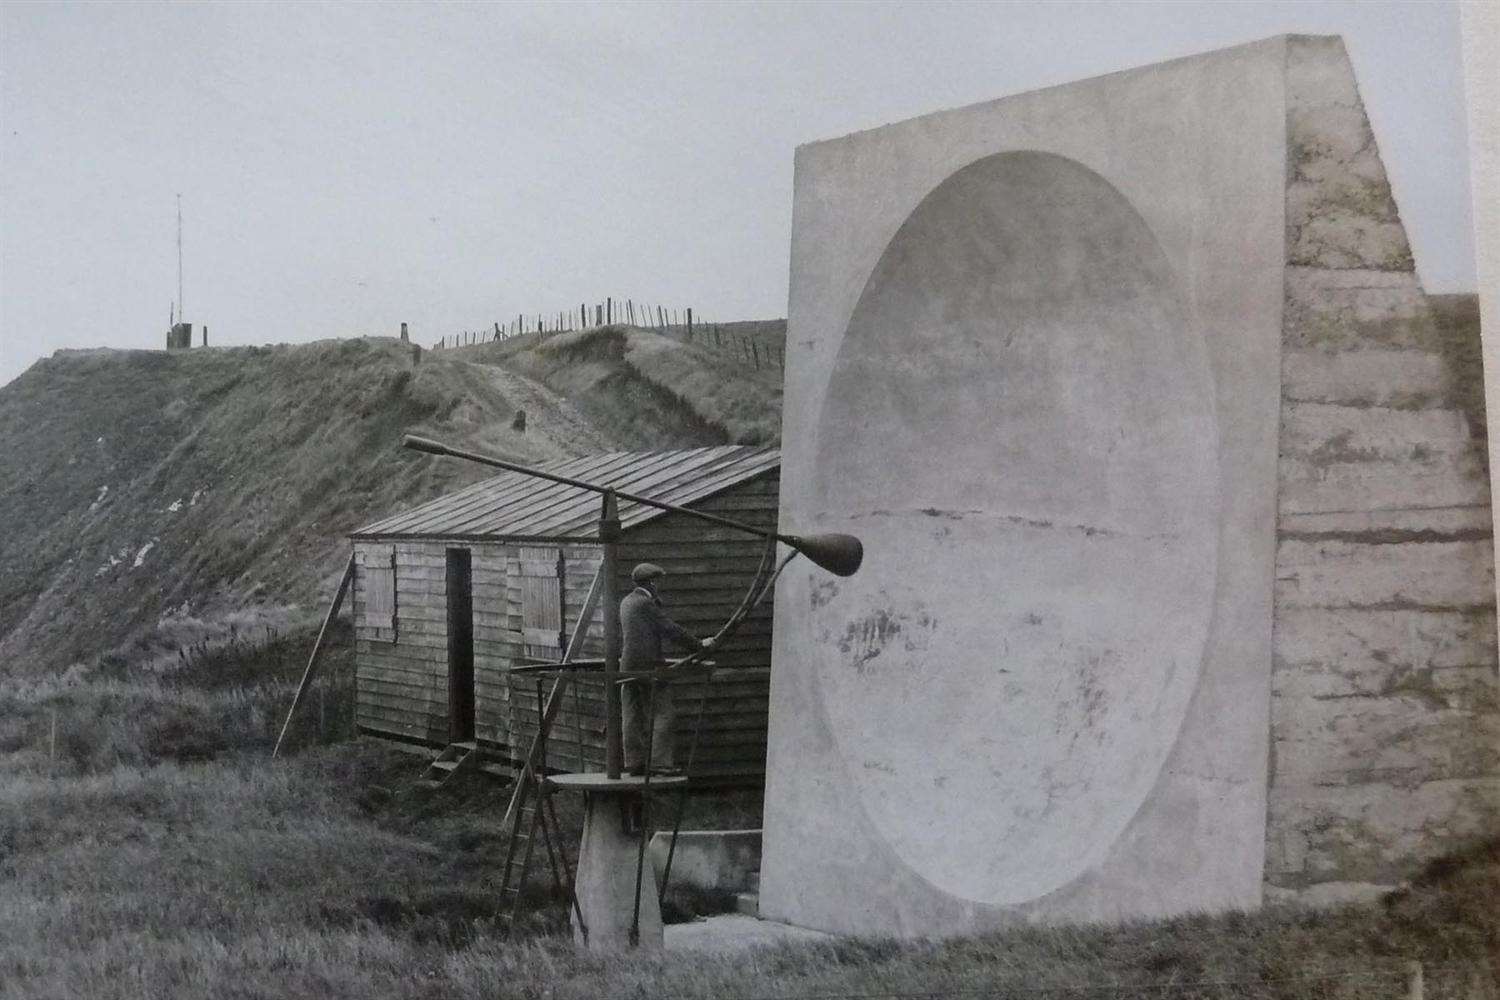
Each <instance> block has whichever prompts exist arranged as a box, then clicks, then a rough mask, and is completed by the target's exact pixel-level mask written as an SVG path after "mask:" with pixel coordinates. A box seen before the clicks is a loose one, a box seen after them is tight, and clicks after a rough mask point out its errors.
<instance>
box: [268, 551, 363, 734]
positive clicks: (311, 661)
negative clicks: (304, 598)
mask: <svg viewBox="0 0 1500 1000" xmlns="http://www.w3.org/2000/svg"><path fill="white" fill-rule="evenodd" d="M353 582H354V554H353V553H350V554H349V561H348V562H347V563H345V564H344V575H343V576H342V577H341V578H340V579H339V589H338V591H337V592H336V593H335V594H334V595H333V603H332V604H330V605H329V606H328V614H326V615H324V616H323V627H322V628H320V629H318V638H317V641H316V642H314V643H313V648H312V653H311V655H309V656H308V658H307V666H306V667H305V668H304V669H303V671H302V681H301V683H299V684H298V685H297V693H296V694H295V695H294V696H293V697H292V707H291V708H289V709H287V711H286V721H285V722H283V723H282V724H281V735H280V736H278V737H276V746H275V747H273V748H272V750H271V759H272V760H275V759H276V758H277V757H278V756H280V754H281V745H282V743H284V742H285V741H286V734H287V730H288V729H290V728H291V726H292V716H294V715H296V714H297V706H299V705H301V704H302V697H303V695H305V694H307V689H308V687H309V686H310V685H311V684H312V679H313V676H314V672H315V671H316V669H317V665H318V655H319V654H320V653H322V652H323V640H324V639H326V638H327V637H328V626H330V625H332V624H333V619H334V616H335V615H337V614H338V613H339V607H340V606H341V605H342V604H343V603H344V595H345V594H347V593H348V592H349V585H350V584H351V583H353Z"/></svg>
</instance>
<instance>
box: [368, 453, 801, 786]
mask: <svg viewBox="0 0 1500 1000" xmlns="http://www.w3.org/2000/svg"><path fill="white" fill-rule="evenodd" d="M542 468H544V469H546V470H547V471H550V472H555V473H558V474H560V475H564V476H569V477H572V478H576V479H583V480H588V481H591V482H597V483H600V484H602V485H606V486H612V487H614V488H616V489H621V490H625V491H627V492H631V493H635V494H637V495H640V496H647V497H651V498H652V499H656V500H662V501H665V502H667V503H671V504H676V505H678V506H684V507H690V508H693V509H696V510H702V511H708V512H711V513H719V514H723V515H725V516H728V517H732V518H735V519H737V520H742V521H745V522H747V523H749V524H753V525H756V526H758V527H763V528H774V527H775V526H776V516H777V506H778V494H779V484H780V452H779V451H778V450H777V449H776V448H771V447H749V446H725V447H716V448H695V449H690V450H684V451H664V452H623V453H612V454H606V455H592V456H589V457H586V458H578V459H570V460H566V461H560V462H552V463H548V464H547V465H545V466H542ZM599 513H600V498H599V495H598V494H596V493H592V492H589V491H586V490H581V489H578V488H575V487H569V486H563V485H560V484H555V483H549V482H546V481H544V480H539V479H536V478H534V477H530V476H525V475H521V474H518V473H509V472H507V473H504V474H502V475H499V476H496V477H495V478H493V479H489V480H486V481H484V482H480V483H476V484H474V485H472V486H470V487H468V488H466V489H463V490H459V491H458V492H456V493H452V494H449V495H447V496H444V497H440V498H438V499H437V500H434V501H432V502H430V503H427V504H423V505H422V506H420V507H416V508H414V509H412V510H409V511H405V512H403V513H400V514H396V515H394V516H392V517H388V518H385V519H384V520H381V521H377V522H375V523H374V524H371V525H369V526H367V527H365V528H361V529H360V530H359V531H357V532H355V533H354V534H353V535H352V536H351V537H352V540H353V544H354V555H355V573H354V590H353V603H354V621H355V637H356V651H355V657H356V663H357V667H356V695H355V701H356V721H357V724H358V726H359V728H360V730H361V731H362V732H364V733H367V734H370V735H375V736H381V737H385V738H389V739H395V740H400V741H404V742H407V743H415V744H418V745H423V746H428V747H432V748H446V747H449V746H451V745H454V744H465V745H467V744H470V743H472V744H474V745H475V746H476V747H478V748H479V750H480V751H482V753H483V755H484V756H485V757H486V758H487V759H489V760H498V761H512V762H513V761H515V760H516V759H518V758H520V757H522V756H523V755H524V754H525V753H526V751H527V749H528V747H529V745H530V740H531V738H532V736H533V735H534V733H535V728H536V711H537V705H536V697H537V695H536V681H535V680H534V679H533V678H532V677H531V675H528V674H525V673H524V672H523V673H521V674H512V671H513V670H514V669H515V668H516V667H517V666H520V665H523V664H525V663H528V662H534V661H537V660H555V659H557V658H559V657H560V656H561V654H562V651H563V649H564V648H565V646H566V644H567V643H568V640H569V638H570V637H571V636H572V635H573V633H574V631H575V630H576V629H577V628H578V625H579V617H580V615H581V613H582V612H583V610H584V606H585V602H586V597H587V594H588V592H589V590H590V588H591V586H592V585H593V583H594V579H595V577H596V575H597V574H598V572H599V570H600V567H601V565H602V561H603V551H602V548H601V546H600V544H599V537H598V521H599ZM620 522H621V528H622V534H621V538H620V542H619V566H620V579H619V580H618V581H617V585H618V587H619V593H620V594H621V595H623V594H625V593H628V592H629V590H630V588H631V586H632V584H631V583H630V580H629V572H630V569H631V567H633V566H634V565H635V564H636V563H639V562H653V563H657V564H659V565H660V566H662V567H663V568H665V569H666V570H667V574H668V575H667V577H666V578H665V579H664V580H662V581H661V584H660V588H659V589H660V591H661V595H662V599H663V601H664V602H665V604H666V606H667V609H668V613H669V614H670V615H671V616H672V617H673V618H675V619H676V620H677V621H678V622H680V623H681V624H682V625H683V626H684V627H686V628H687V629H689V630H690V631H692V632H694V633H696V634H698V635H700V636H709V635H712V634H713V633H714V632H716V631H717V630H718V628H719V626H720V625H721V624H723V622H724V621H725V619H727V618H728V617H729V615H730V614H731V613H732V612H733V611H734V609H735V608H736V607H737V606H738V605H739V603H740V601H741V600H742V599H743V597H744V595H745V592H746V590H747V589H748V588H749V587H750V585H751V582H752V578H753V577H754V575H755V571H756V568H757V566H758V565H759V563H760V558H761V555H762V552H763V551H764V545H765V543H764V541H763V540H761V539H759V538H757V537H755V536H752V535H749V534H746V533H743V532H737V531H734V530H733V529H730V528H724V527H719V526H717V525H714V524H712V523H709V522H705V521H702V520H699V519H697V518H692V517H688V516H685V515H682V514H673V513H669V512H664V511H661V510H658V509H656V508H652V507H647V506H645V505H642V504H635V503H629V502H625V501H622V502H621V503H620ZM601 589H602V588H601ZM597 603H598V602H596V607H595V608H594V609H593V610H592V611H591V613H590V614H589V617H588V621H587V622H585V624H584V627H583V631H582V633H581V635H582V636H583V638H582V641H581V646H582V649H581V652H580V653H579V654H577V655H580V656H583V657H602V655H603V649H604V631H603V608H602V607H600V606H597ZM770 603H771V602H769V601H767V602H765V603H764V604H763V605H762V606H761V607H760V608H759V609H758V610H757V611H756V612H755V613H754V614H753V615H752V616H751V617H750V618H749V620H748V621H746V623H745V625H744V626H743V627H742V628H741V629H740V630H739V632H738V633H737V634H736V635H734V636H733V637H732V638H731V639H729V640H728V641H726V642H725V643H724V644H723V645H722V646H721V647H720V648H719V649H718V650H716V651H715V653H714V654H713V659H714V661H715V662H716V663H717V664H718V666H719V667H720V668H721V669H720V670H719V671H718V672H717V674H716V676H715V677H714V678H713V679H712V680H707V681H694V682H689V683H685V684H682V685H679V687H678V694H679V699H680V700H679V715H678V721H677V730H678V734H677V735H678V739H679V741H680V747H679V749H680V752H681V753H682V754H684V755H685V754H686V752H687V749H688V747H689V744H690V743H691V742H692V741H693V735H694V729H695V726H696V725H697V721H698V717H699V712H698V709H699V705H700V703H701V704H702V705H703V712H702V719H703V721H702V725H701V728H700V729H699V730H698V733H697V749H696V753H695V755H694V767H693V772H694V775H695V776H696V777H697V778H698V779H699V780H702V781H708V782H711V783H717V784H737V783H746V784H758V783H759V782H760V781H761V780H762V779H763V777H764V774H765V748H766V710H767V693H768V689H769V674H770V664H771V607H770ZM603 703H604V695H603V689H602V686H601V684H599V683H598V681H597V679H595V680H594V681H593V682H591V683H586V684H581V685H576V686H575V688H574V690H573V692H571V693H570V694H569V696H568V698H567V699H566V701H565V702H564V709H563V712H562V713H561V715H560V717H559V718H558V719H557V721H556V723H555V724H554V726H553V728H552V730H551V733H550V736H549V744H548V746H549V754H548V761H549V765H550V766H551V767H553V768H556V769H559V770H578V769H580V763H581V764H582V767H583V769H589V770H592V769H602V767H603V746H604V711H603ZM679 759H680V760H681V759H682V758H681V757H680V758H679Z"/></svg>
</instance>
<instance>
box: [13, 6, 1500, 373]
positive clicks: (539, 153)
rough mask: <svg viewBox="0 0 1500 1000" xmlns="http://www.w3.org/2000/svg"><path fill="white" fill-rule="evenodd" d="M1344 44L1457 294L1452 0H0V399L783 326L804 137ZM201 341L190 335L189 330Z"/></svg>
mask: <svg viewBox="0 0 1500 1000" xmlns="http://www.w3.org/2000/svg"><path fill="white" fill-rule="evenodd" d="M1283 32H1305V33H1313V34H1342V35H1343V36H1344V39H1345V43H1346V45H1347V47H1348V49H1349V52H1350V56H1351V58H1352V60H1353V63H1354V68H1355V73H1356V76H1357V77H1358V80H1359V83H1360V87H1361V90H1362V93H1363V97H1364V100H1365V104H1366V108H1367V109H1368V112H1369V115H1370V118H1371V124H1372V126H1373V128H1374V131H1375V134H1376V138H1377V141H1378V142H1379V144H1380V148H1381V152H1382V155H1383V157H1384V159H1385V163H1386V167H1387V171H1388V173H1389V174H1390V177H1391V183H1392V188H1393V191H1394V193H1395V197H1396V201H1397V205H1398V207H1399V209H1400V211H1401V214H1402V217H1403V220H1404V221H1405V223H1406V226H1407V229H1408V232H1409V234H1410V237H1411V241H1412V244H1413V249H1414V252H1415V256H1416V259H1417V267H1418V271H1419V274H1420V276H1421V277H1422V279H1423V281H1424V283H1425V284H1426V286H1427V288H1428V289H1429V291H1434V292H1451V291H1472V290H1474V288H1475V272H1474V253H1473V234H1472V229H1471V226H1470V221H1469V220H1470V214H1469V213H1470V200H1469V178H1468V152H1467V145H1466V143H1467V137H1466V132H1465V118H1464V103H1463V73H1462V64H1461V40H1460V29H1459V14H1458V10H1457V7H1456V6H1455V5H1453V4H1451V3H1438V2H1429V3H1395V4H1382V3H1374V2H1365V3H1316V2H1302V3H1287V4H1279V3H1230V2H1224V3H1207V4H1195V3H1162V4H1158V3H1118V4H1105V3H1081V4H1070V3H1009V4H943V3H936V2H923V3H914V4H903V3H889V4H874V3H858V4H854V3H849V4H843V3H822V4H810V3H805V4H791V3H759V4H694V5H678V4H660V5H658V4H629V5H626V4H608V5H589V4H548V5H525V4H506V5H481V4H449V5H438V4H423V5H416V4H411V5H406V4H402V5H395V4H363V5H357V6H354V5H350V6H341V5H332V4H316V5H314V4H292V3H283V4H254V5H236V4H213V5H207V4H188V3H183V4H177V3H173V4H167V3H154V4H141V5H130V4H76V5H68V4H54V3H47V4H39V5H31V4H22V3H15V2H7V3H4V4H0V385H3V384H4V383H6V382H8V381H10V380H11V379H13V378H14V377H15V376H16V375H18V374H20V373H21V372H22V371H23V370H24V369H25V368H26V367H28V366H29V365H31V364H32V363H33V362H34V361H36V360H37V359H38V358H41V357H45V356H46V355H48V354H50V353H52V352H53V351H54V350H57V349H59V348H64V347H67V348H79V347H119V348H157V347H161V346H163V345H164V343H165V334H166V328H167V324H168V319H169V314H170V311H171V310H172V309H173V308H174V302H175V301H176V299H177V247H176V199H177V196H178V195H179V194H180V195H181V197H182V206H183V215H184V219H185V221H184V228H183V245H184V258H185V263H184V275H183V300H184V305H185V313H184V315H185V318H186V319H188V320H189V321H191V322H193V323H195V324H197V325H198V326H200V327H201V326H202V325H204V324H206V325H207V326H208V327H209V341H210V344H222V345H228V344H261V343H279V342H299V341H308V340H316V339H320V338H325V337H347V336H355V335H362V334H370V335H387V336H389V335H395V334H396V333H397V331H398V330H399V327H400V323H401V322H403V321H405V322H407V323H408V324H409V325H410V329H411V333H412V337H413V339H415V340H416V341H418V342H420V343H424V344H430V343H432V342H434V341H436V340H437V339H438V338H439V337H440V336H442V335H444V334H452V333H455V332H457V331H460V330H473V329H480V328H484V327H488V326H490V324H492V323H494V322H496V321H502V322H503V321H505V320H507V319H509V318H513V317H515V315H516V314H517V313H521V312H525V313H531V314H535V313H538V312H545V313H549V314H550V313H554V312H556V311H557V310H560V309H565V308H568V307H569V306H576V305H577V304H578V303H580V302H594V301H600V300H602V299H603V298H604V297H605V296H607V295H612V296H615V297H616V298H621V299H623V298H633V299H635V300H636V301H638V302H639V301H649V302H653V303H662V304H665V305H667V306H669V307H678V308H682V307H686V306H692V307H694V309H695V313H696V315H698V316H700V317H707V318H708V319H711V320H732V319H754V318H771V317H779V316H784V315H786V297H787V268H788V243H789V239H790V231H791V185H792V153H793V150H794V149H795V148H796V146H798V145H800V144H802V143H806V142H811V141H814V140H818V139H826V138H831V137H834V136H839V135H844V134H847V133H849V132H853V131H857V130H860V129H866V128H870V127H873V126H876V125H880V124H884V123H887V122H892V121H899V120H901V119H904V118H909V117H912V116H914V115H918V114H923V113H926V112H929V111H934V110H938V109H940V108H949V107H958V106H962V105H965V104H971V103H974V102H977V101H984V100H990V99H993V98H996V97H1002V96H1004V95H1007V94H1013V93H1018V92H1022V91H1026V90H1033V89H1036V88H1038V87H1043V86H1050V85H1053V84H1059V83H1066V82H1069V81H1071V80H1077V79H1082V78H1085V77H1089V76H1096V75H1099V74H1101V73H1108V72H1113V71H1115V70H1120V69H1127V68H1130V67H1133V66H1140V65H1144V64H1148V63H1153V62H1159V61H1161V60H1164V59H1170V58H1175V57H1178V56H1184V55H1191V54H1193V53H1196V52H1203V51H1208V50H1211V49H1215V48H1221V47H1224V46H1227V45H1233V44H1238V43H1241V42H1246V41H1253V40H1255V39H1258V38H1264V37H1267V36H1270V35H1275V34H1280V33H1283ZM197 339H198V338H197V334H196V333H195V342H196V341H197Z"/></svg>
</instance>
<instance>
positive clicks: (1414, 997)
mask: <svg viewBox="0 0 1500 1000" xmlns="http://www.w3.org/2000/svg"><path fill="white" fill-rule="evenodd" d="M1425 993H1426V990H1425V988H1424V984H1423V982H1422V963H1421V962H1407V963H1406V1000H1422V998H1423V995H1424V994H1425Z"/></svg>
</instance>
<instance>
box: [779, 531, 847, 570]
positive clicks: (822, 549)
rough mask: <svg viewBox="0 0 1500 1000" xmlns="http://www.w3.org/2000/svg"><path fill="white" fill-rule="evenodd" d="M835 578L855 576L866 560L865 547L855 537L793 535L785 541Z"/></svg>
mask: <svg viewBox="0 0 1500 1000" xmlns="http://www.w3.org/2000/svg"><path fill="white" fill-rule="evenodd" d="M783 540H784V541H785V542H786V543H787V544H788V545H790V546H791V547H792V548H794V549H796V550H797V551H798V552H800V553H802V554H803V555H805V556H807V558H809V559H811V560H812V561H813V562H814V563H815V564H817V565H818V566H820V567H822V568H823V569H826V570H827V571H828V572H830V573H832V574H833V575H834V576H853V575H854V574H855V573H857V572H858V571H859V566H860V563H862V562H864V559H865V546H864V543H863V542H861V541H860V540H859V539H858V538H855V537H854V536H853V535H840V534H827V535H801V536H798V535H792V536H790V537H786V538H784V539H783Z"/></svg>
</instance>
